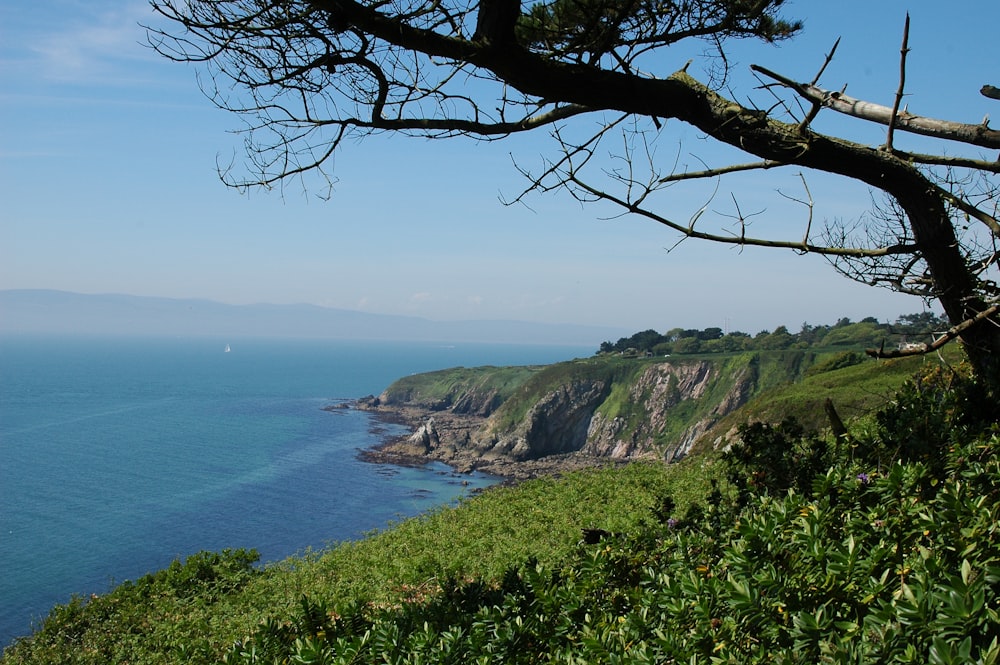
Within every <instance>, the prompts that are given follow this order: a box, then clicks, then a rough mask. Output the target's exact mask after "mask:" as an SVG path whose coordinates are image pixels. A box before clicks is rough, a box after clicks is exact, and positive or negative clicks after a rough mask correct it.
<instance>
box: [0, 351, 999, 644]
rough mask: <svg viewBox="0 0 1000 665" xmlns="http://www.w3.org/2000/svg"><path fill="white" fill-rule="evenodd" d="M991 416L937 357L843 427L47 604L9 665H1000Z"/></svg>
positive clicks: (986, 395) (210, 563)
mask: <svg viewBox="0 0 1000 665" xmlns="http://www.w3.org/2000/svg"><path fill="white" fill-rule="evenodd" d="M879 369H880V368H878V367H874V366H873V364H866V365H856V366H850V367H846V368H840V369H837V368H832V369H827V370H826V371H824V372H822V373H821V374H819V375H818V376H819V377H822V378H824V380H826V381H828V382H832V381H833V378H834V377H837V376H841V377H849V378H855V379H856V378H858V376H859V375H860V374H861V373H862V372H864V371H865V370H868V371H869V372H871V371H872V370H875V371H876V372H877V371H878V370H879ZM846 383H850V380H845V384H846ZM791 401H793V398H788V400H786V404H787V403H790V402H791ZM998 411H1000V399H998V396H997V395H995V394H991V393H990V392H989V391H988V390H987V389H985V388H983V387H982V386H981V385H978V384H977V383H975V381H973V380H972V379H971V378H969V376H968V374H967V373H965V372H963V371H962V369H961V368H956V367H955V366H951V365H946V364H941V363H939V362H934V361H930V360H928V361H927V362H926V363H925V365H924V367H923V369H922V370H921V371H920V373H918V374H917V375H916V376H915V377H913V378H912V379H910V380H908V381H907V382H906V383H905V384H904V385H903V387H902V388H901V389H900V390H899V391H898V392H897V394H896V397H895V398H894V399H893V400H891V402H890V403H889V404H888V405H887V406H885V407H884V408H882V409H881V410H880V411H878V412H877V413H875V414H872V415H869V416H867V417H864V418H860V419H856V420H854V421H853V422H850V423H849V428H848V431H847V432H840V433H839V434H834V433H833V432H830V431H815V430H813V429H811V428H809V427H805V426H803V425H802V424H800V423H799V422H798V421H796V420H794V419H786V420H784V421H783V422H775V421H772V422H771V424H763V423H754V424H747V425H744V426H742V427H740V436H739V437H738V441H736V442H735V443H734V445H733V446H732V447H731V448H729V449H728V451H726V452H724V453H721V454H720V453H717V452H706V453H704V454H702V455H699V456H691V457H688V458H687V459H686V460H684V461H683V462H682V463H680V464H676V465H670V466H663V465H660V464H652V463H636V464H632V465H629V466H626V467H621V468H615V469H602V470H594V471H588V472H582V473H574V474H568V475H567V476H565V477H563V478H559V479H553V478H547V479H542V480H538V481H532V482H526V483H523V484H521V485H518V486H516V487H504V488H497V489H493V490H490V491H487V492H485V493H484V494H483V495H481V496H478V497H476V498H474V499H470V500H468V501H466V502H464V503H463V504H461V505H459V506H457V507H451V508H442V509H441V510H439V511H436V512H434V513H431V514H428V515H425V516H423V517H421V518H418V519H414V520H408V521H405V522H402V523H400V524H398V525H395V526H394V527H392V528H391V529H388V530H386V531H384V532H381V533H378V534H373V535H371V536H370V537H369V538H367V539H365V540H362V541H359V542H354V543H345V544H342V545H340V546H337V547H334V548H332V549H330V550H328V551H325V552H317V553H306V554H305V555H303V556H301V557H297V558H293V559H289V560H288V561H285V562H282V563H280V564H277V565H273V566H269V567H266V568H258V567H255V566H254V565H253V563H254V560H255V556H254V553H253V552H246V551H227V552H222V553H218V554H210V553H202V554H199V555H195V556H193V557H190V558H188V560H187V561H184V562H181V561H178V562H175V563H174V564H173V565H172V566H171V567H169V568H168V569H166V570H164V571H160V572H158V573H154V574H151V575H149V576H146V577H144V578H142V579H140V580H136V581H134V582H128V583H125V584H123V585H120V586H119V587H117V588H115V589H113V590H111V591H110V592H109V593H108V594H105V595H101V596H96V597H93V598H90V599H87V600H83V599H75V600H74V601H72V602H71V603H69V604H67V605H64V606H60V607H57V608H55V609H54V610H53V612H52V614H51V615H50V616H49V618H48V619H47V620H46V622H45V623H44V624H43V625H42V626H41V627H40V629H39V630H38V632H37V633H36V634H35V635H34V636H32V637H30V638H26V639H24V640H22V641H20V642H19V643H17V644H15V645H14V646H13V647H11V648H10V649H9V650H8V651H7V652H6V653H5V654H4V662H5V663H11V664H15V663H17V664H20V663H107V662H130V663H209V662H220V661H221V662H226V663H240V664H250V663H491V662H495V663H508V662H512V663H542V662H563V663H598V662H600V663H605V662H606V663H613V662H629V663H643V662H650V663H664V662H691V663H695V662H697V663H758V662H759V663H772V662H776V663H810V664H811V663H820V662H901V663H905V662H910V663H935V664H938V663H942V664H943V663H984V664H985V663H997V662H1000V643H998V639H1000V638H998V636H1000V457H998V453H1000V425H998V423H1000V412H998Z"/></svg>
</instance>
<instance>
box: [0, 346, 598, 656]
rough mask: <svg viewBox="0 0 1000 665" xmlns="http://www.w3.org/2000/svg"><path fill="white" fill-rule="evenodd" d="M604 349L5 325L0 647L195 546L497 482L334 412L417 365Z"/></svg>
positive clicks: (265, 549) (320, 526)
mask: <svg viewBox="0 0 1000 665" xmlns="http://www.w3.org/2000/svg"><path fill="white" fill-rule="evenodd" d="M227 342H228V343H229V345H230V347H231V352H229V353H225V352H224V348H225V345H226V343H227ZM589 352H590V350H588V349H582V348H579V347H531V346H514V345H510V346H497V345H481V346H477V345H468V344H463V345H454V346H452V345H435V344H400V343H365V342H341V341H337V342H324V341H300V340H281V341H275V340H268V341H262V340H214V339H187V340H170V339H140V338H120V339H109V338H33V339H29V338H17V337H7V338H0V599H2V601H0V646H2V645H5V644H7V643H9V642H10V640H11V639H13V638H14V637H15V636H17V635H23V634H26V633H28V632H30V630H31V627H32V625H33V622H37V621H38V620H39V619H41V618H43V617H44V615H45V614H46V613H47V611H48V609H49V608H50V607H51V606H52V605H53V604H55V603H63V602H66V601H68V600H69V598H70V596H71V595H72V594H90V593H101V592H104V591H107V590H108V588H109V587H110V586H111V585H112V584H114V583H115V582H120V581H123V580H125V579H134V578H136V577H138V576H141V575H143V574H145V573H147V572H150V571H153V570H157V569H159V568H162V567H164V566H166V565H168V564H169V563H170V561H171V560H173V559H174V558H176V557H178V556H180V557H185V556H188V555H190V554H192V553H194V552H197V551H200V550H206V549H207V550H218V549H222V548H226V547H254V548H257V549H258V550H259V551H260V553H261V557H262V559H263V560H264V561H275V560H279V559H282V558H285V557H287V556H289V555H292V554H294V553H296V552H299V551H302V550H303V549H305V548H307V547H312V548H317V547H323V546H325V545H328V544H330V543H331V542H336V541H343V540H348V539H352V538H357V537H359V536H360V535H362V534H364V533H365V532H368V531H370V530H372V529H377V528H381V527H384V526H385V525H386V524H387V523H388V522H389V521H391V520H394V519H398V518H399V517H401V516H410V515H415V514H418V513H420V512H423V511H425V510H428V509H430V508H433V507H435V506H439V505H442V504H445V503H448V502H451V501H454V500H456V499H457V498H459V497H460V496H462V495H463V494H466V493H468V492H469V491H470V490H472V489H475V488H478V487H484V486H487V485H489V484H491V483H492V482H494V481H495V479H492V478H489V477H485V476H458V475H457V474H454V473H452V472H451V471H450V470H449V469H447V467H444V466H441V465H430V466H427V467H424V468H401V467H392V466H386V465H377V464H369V463H365V462H361V461H359V460H358V459H357V452H358V450H360V449H364V448H367V447H369V446H371V445H373V444H376V443H378V442H379V441H381V440H383V439H384V437H386V436H389V435H392V434H398V433H400V430H399V429H398V428H394V427H392V426H389V427H386V426H383V425H381V424H379V423H378V422H376V421H374V420H373V419H372V418H371V417H370V416H369V415H368V414H366V413H363V412H358V411H353V410H336V411H332V412H331V411H324V410H323V408H322V407H324V406H328V405H331V404H335V403H337V402H338V401H341V400H348V399H353V398H356V397H361V396H363V395H367V394H378V393H379V392H381V391H382V389H384V388H385V387H386V386H387V385H388V384H389V383H391V382H392V381H393V380H394V379H396V378H399V377H400V376H404V375H407V374H410V373H414V372H422V371H429V370H434V369H441V368H445V367H453V366H458V365H465V366H478V365H486V364H492V365H510V364H535V363H548V362H554V361H558V360H565V359H569V358H572V357H577V356H581V355H588V354H589Z"/></svg>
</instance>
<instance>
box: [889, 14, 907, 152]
mask: <svg viewBox="0 0 1000 665" xmlns="http://www.w3.org/2000/svg"><path fill="white" fill-rule="evenodd" d="M909 41H910V12H906V21H905V22H904V23H903V45H902V46H900V47H899V87H898V88H897V89H896V99H895V101H893V103H892V115H890V116H889V131H888V132H887V133H886V137H885V149H886V150H888V151H889V152H892V135H893V132H894V130H895V128H896V115H897V114H898V113H899V104H900V102H902V101H903V87H904V86H905V85H906V54H907V53H909V52H910V48H909V46H908V44H909Z"/></svg>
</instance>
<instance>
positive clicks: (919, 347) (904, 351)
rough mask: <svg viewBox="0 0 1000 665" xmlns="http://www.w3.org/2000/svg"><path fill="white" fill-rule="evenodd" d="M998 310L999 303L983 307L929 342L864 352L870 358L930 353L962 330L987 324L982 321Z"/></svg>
mask: <svg viewBox="0 0 1000 665" xmlns="http://www.w3.org/2000/svg"><path fill="white" fill-rule="evenodd" d="M998 312H1000V304H996V305H993V306H991V307H987V308H986V309H984V310H983V311H981V312H979V313H978V314H976V315H975V316H973V317H971V318H969V319H966V320H965V321H962V322H961V323H959V324H958V325H956V326H953V327H951V328H949V329H948V330H946V331H945V332H943V333H942V334H941V335H939V336H938V338H937V339H935V340H934V341H933V342H931V343H930V344H914V345H908V346H905V347H902V348H899V349H893V350H890V351H886V350H885V349H884V348H882V349H866V350H865V353H866V354H868V355H869V356H871V357H872V358H879V359H887V358H905V357H908V356H922V355H926V354H928V353H931V352H933V351H937V350H938V349H940V348H941V347H942V346H944V345H945V344H947V343H948V342H951V341H952V340H954V339H956V338H958V337H959V336H960V335H961V334H962V332H963V331H965V330H968V329H969V328H971V327H972V326H975V325H978V324H984V325H989V324H988V323H984V322H986V321H988V320H989V318H990V317H991V316H994V315H995V314H997V313H998Z"/></svg>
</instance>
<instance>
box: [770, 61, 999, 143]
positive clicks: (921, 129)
mask: <svg viewBox="0 0 1000 665" xmlns="http://www.w3.org/2000/svg"><path fill="white" fill-rule="evenodd" d="M750 68H751V69H753V70H754V71H755V72H758V73H760V74H763V75H764V76H767V77H769V78H772V79H774V80H775V81H777V82H779V83H781V84H782V85H784V86H787V87H789V88H791V89H792V90H794V91H795V92H797V93H798V94H800V95H802V96H803V97H805V98H806V99H808V100H809V101H812V102H817V103H819V104H822V105H823V106H825V107H827V108H830V109H833V110H834V111H837V112H838V113H844V114H846V115H851V116H854V117H856V118H861V119H862V120H868V121H870V122H877V123H879V124H882V125H889V124H890V120H892V119H893V118H895V120H894V122H893V123H892V124H894V125H895V126H896V127H897V128H899V129H902V130H903V131H907V132H912V133H914V134H922V135H924V136H933V137H935V138H939V139H946V140H949V141H959V142H962V143H968V144H970V145H978V146H981V147H983V148H1000V131H997V130H995V129H990V128H989V126H988V125H986V124H985V123H984V124H981V125H970V124H967V123H961V122H952V121H950V120H938V119H935V118H925V117H923V116H919V115H913V114H911V113H908V112H907V111H905V110H904V111H902V112H901V113H897V114H895V115H894V114H893V112H892V109H891V108H889V107H888V106H882V105H881V104H873V103H871V102H866V101H862V100H860V99H854V98H853V97H849V96H848V95H845V94H843V93H841V92H836V91H830V90H824V89H823V88H819V87H817V86H815V85H809V84H806V83H798V82H796V81H793V80H792V79H790V78H788V77H785V76H782V75H781V74H778V73H776V72H773V71H771V70H770V69H767V68H766V67H761V66H760V65H750Z"/></svg>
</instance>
